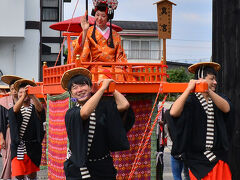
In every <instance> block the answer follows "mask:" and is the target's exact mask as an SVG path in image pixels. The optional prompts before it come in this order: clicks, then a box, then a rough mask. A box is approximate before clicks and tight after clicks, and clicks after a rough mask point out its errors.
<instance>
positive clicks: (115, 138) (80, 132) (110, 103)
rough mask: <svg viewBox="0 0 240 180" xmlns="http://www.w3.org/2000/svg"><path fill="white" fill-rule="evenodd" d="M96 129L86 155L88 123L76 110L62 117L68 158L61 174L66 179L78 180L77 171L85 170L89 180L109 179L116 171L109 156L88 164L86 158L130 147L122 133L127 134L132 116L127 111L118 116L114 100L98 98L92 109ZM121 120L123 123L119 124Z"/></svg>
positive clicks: (131, 123) (77, 108) (110, 179)
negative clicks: (93, 109) (66, 135)
mask: <svg viewBox="0 0 240 180" xmlns="http://www.w3.org/2000/svg"><path fill="white" fill-rule="evenodd" d="M95 113H96V129H95V134H94V138H93V142H92V145H91V149H90V152H89V155H87V143H88V129H89V120H84V121H83V120H82V119H81V117H80V108H79V107H76V106H75V107H73V108H71V109H69V110H68V111H67V113H66V116H65V124H66V129H67V134H68V139H69V149H70V150H71V152H72V155H71V157H70V159H69V160H67V161H66V162H65V164H64V170H65V175H66V177H67V179H68V180H72V179H75V180H76V179H77V180H78V179H82V177H81V174H79V173H80V171H79V168H81V167H87V168H88V170H89V172H90V175H91V179H97V180H113V179H115V178H116V173H117V172H116V170H115V168H114V166H113V160H112V157H110V156H109V157H108V158H107V159H104V160H100V161H96V162H90V161H89V159H99V158H101V157H103V156H105V155H106V154H109V153H110V152H114V151H122V150H128V149H129V148H130V145H129V142H128V139H127V136H126V133H127V131H129V130H130V129H131V128H132V126H133V124H134V122H135V117H134V113H133V111H132V109H131V108H129V109H128V110H127V111H126V112H124V113H122V114H120V113H119V112H118V110H117V105H116V102H115V100H113V98H112V99H109V98H108V99H101V100H100V102H99V104H98V106H97V108H96V110H95ZM123 117H124V119H125V121H124V122H125V123H123Z"/></svg>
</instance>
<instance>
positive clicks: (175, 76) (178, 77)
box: [167, 67, 193, 82]
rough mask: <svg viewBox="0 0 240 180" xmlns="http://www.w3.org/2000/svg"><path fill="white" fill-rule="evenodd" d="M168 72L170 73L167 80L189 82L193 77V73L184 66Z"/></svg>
mask: <svg viewBox="0 0 240 180" xmlns="http://www.w3.org/2000/svg"><path fill="white" fill-rule="evenodd" d="M167 73H168V74H169V78H168V79H167V82H188V81H189V80H190V79H192V78H193V75H192V74H190V73H188V72H186V69H184V68H183V67H179V68H175V69H169V70H167Z"/></svg>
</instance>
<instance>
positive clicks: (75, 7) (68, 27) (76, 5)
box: [54, 0, 79, 66]
mask: <svg viewBox="0 0 240 180" xmlns="http://www.w3.org/2000/svg"><path fill="white" fill-rule="evenodd" d="M78 2H79V0H77V3H76V5H75V8H74V11H73V14H72V18H71V21H70V23H69V24H68V28H67V32H68V31H69V28H70V26H71V24H72V21H73V16H74V14H75V11H76V9H77V5H78ZM66 38H67V37H64V39H63V42H62V44H61V49H60V50H59V53H58V57H57V59H56V62H55V64H54V66H56V65H57V62H58V59H59V57H60V54H61V52H62V49H63V45H64V41H65V40H66ZM68 48H69V47H68Z"/></svg>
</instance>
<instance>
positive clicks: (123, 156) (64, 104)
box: [29, 0, 207, 180]
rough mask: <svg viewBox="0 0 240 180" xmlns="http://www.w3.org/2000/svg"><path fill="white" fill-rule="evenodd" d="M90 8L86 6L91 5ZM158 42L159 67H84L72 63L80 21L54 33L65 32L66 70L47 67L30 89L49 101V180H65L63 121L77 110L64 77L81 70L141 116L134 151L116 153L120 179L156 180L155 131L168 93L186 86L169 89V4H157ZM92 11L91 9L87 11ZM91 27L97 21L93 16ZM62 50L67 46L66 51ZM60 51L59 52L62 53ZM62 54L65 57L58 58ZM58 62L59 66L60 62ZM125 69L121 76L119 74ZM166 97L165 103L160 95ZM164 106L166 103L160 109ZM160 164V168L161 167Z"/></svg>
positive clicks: (164, 1)
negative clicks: (103, 79) (106, 80)
mask: <svg viewBox="0 0 240 180" xmlns="http://www.w3.org/2000/svg"><path fill="white" fill-rule="evenodd" d="M87 4H88V2H86V5H87ZM155 4H156V5H157V12H158V33H159V39H163V56H162V60H161V61H160V62H159V63H116V62H114V63H109V62H81V60H80V55H77V56H76V58H74V57H73V52H72V48H71V47H72V37H76V36H78V35H79V34H80V32H81V26H80V25H79V24H80V19H81V17H78V18H73V19H70V20H67V21H63V22H60V23H57V24H54V25H51V26H50V28H52V29H55V30H59V31H65V32H63V33H62V35H63V36H64V41H65V40H66V41H67V45H68V57H67V63H66V64H65V65H59V66H56V65H55V66H54V67H48V66H47V64H46V63H44V64H43V69H42V77H43V81H42V82H38V83H37V86H35V87H31V88H29V94H35V95H37V97H39V98H42V99H44V100H45V102H46V105H47V144H46V146H47V153H46V156H47V162H45V165H46V164H47V168H48V179H55V180H56V179H64V178H65V176H64V171H63V162H64V161H65V159H66V153H67V146H68V142H67V133H66V130H65V123H64V116H65V113H66V111H67V110H68V109H69V107H70V106H71V105H72V103H71V100H70V96H69V94H68V92H65V91H64V90H63V89H62V87H61V84H60V82H61V77H62V75H63V73H64V72H65V71H67V70H69V69H72V68H76V67H86V66H87V67H92V68H91V73H92V80H93V87H94V88H93V89H94V91H96V90H97V88H98V86H97V82H98V80H99V76H100V75H106V74H108V75H110V76H111V78H112V79H113V80H115V83H111V84H110V86H109V89H108V90H107V91H106V95H109V93H111V92H113V91H114V90H115V89H117V90H118V91H120V92H121V93H124V94H125V95H126V97H127V99H128V100H129V102H130V104H131V106H132V108H133V110H134V112H135V116H136V122H135V125H134V126H133V128H132V129H131V131H130V132H129V133H128V139H129V142H130V146H131V148H130V150H128V151H124V152H117V153H113V154H112V156H113V157H114V163H115V167H116V168H117V170H118V176H117V179H156V161H157V160H156V159H157V156H156V154H157V143H158V142H157V135H156V128H155V125H156V124H157V122H158V118H159V116H160V114H161V111H162V107H163V104H164V102H165V100H166V97H167V94H168V93H178V92H183V91H184V90H185V88H186V87H187V83H168V82H167V78H168V75H167V73H166V70H167V64H166V39H170V38H171V27H172V5H176V4H174V3H172V2H170V1H168V0H161V1H159V2H157V3H155ZM86 10H88V7H87V8H86ZM87 17H88V21H89V23H90V24H94V18H93V17H91V16H88V15H87ZM113 29H115V30H116V31H121V27H118V26H115V25H113ZM62 49H63V44H62V48H61V50H62ZM61 50H60V51H61ZM59 54H60V52H59ZM56 62H57V61H56ZM102 66H106V67H108V68H109V69H110V72H99V68H100V67H102ZM117 68H121V69H123V71H122V72H118V71H116V69H117ZM120 73H121V74H123V75H124V77H125V78H124V80H118V79H117V78H116V77H117V75H118V74H120ZM206 89H207V84H206V83H200V84H197V85H196V89H195V92H203V91H205V90H206ZM160 94H164V95H165V96H164V98H163V99H160V98H159V95H160ZM159 102H161V103H160V104H161V105H159V106H158V104H159ZM158 163H160V162H158Z"/></svg>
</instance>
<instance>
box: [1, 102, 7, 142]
mask: <svg viewBox="0 0 240 180" xmlns="http://www.w3.org/2000/svg"><path fill="white" fill-rule="evenodd" d="M7 126H8V110H7V109H6V108H5V107H3V106H2V105H0V132H1V133H3V138H4V139H6V132H7Z"/></svg>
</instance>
